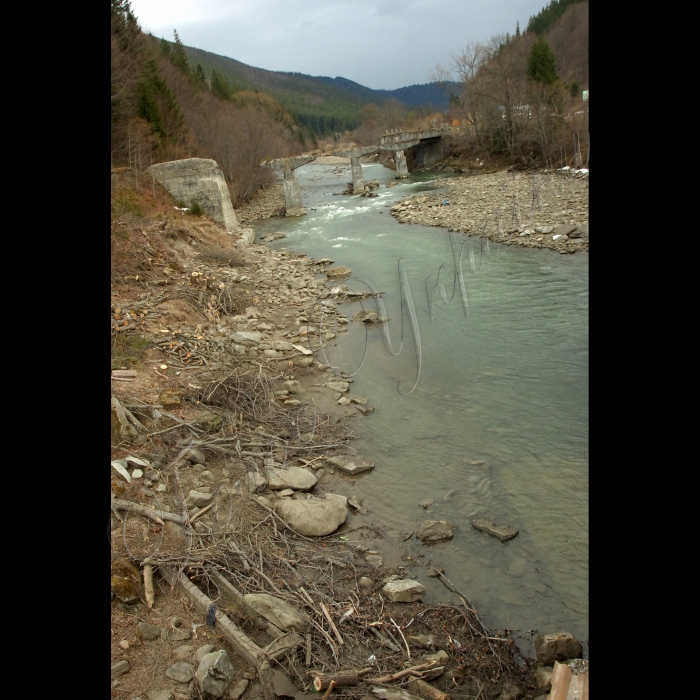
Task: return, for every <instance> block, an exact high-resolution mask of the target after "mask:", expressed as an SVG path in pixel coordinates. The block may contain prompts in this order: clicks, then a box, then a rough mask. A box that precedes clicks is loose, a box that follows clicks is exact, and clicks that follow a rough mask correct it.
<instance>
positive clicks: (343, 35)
mask: <svg viewBox="0 0 700 700" xmlns="http://www.w3.org/2000/svg"><path fill="white" fill-rule="evenodd" d="M547 4H548V0H352V1H350V0H131V8H132V10H133V12H134V14H135V15H136V17H137V18H138V20H139V24H140V25H141V28H142V29H143V30H144V31H146V32H152V33H153V34H154V35H155V36H157V37H165V38H166V39H170V40H172V39H173V30H174V29H177V32H178V34H179V35H180V40H181V41H182V43H183V44H185V45H186V46H194V47H196V48H198V49H204V50H206V51H211V52H213V53H216V54H220V55H222V56H228V57H229V58H235V59H236V60H237V61H242V62H243V63H247V64H248V65H250V66H255V67H256V68H266V69H268V70H277V71H296V72H299V73H306V74H308V75H327V76H330V77H332V78H335V77H337V76H341V77H343V78H348V79H350V80H354V81H355V82H357V83H360V84H361V85H365V86H367V87H370V88H374V89H382V88H383V89H386V90H394V89H396V88H400V87H405V86H406V85H413V84H415V83H427V82H430V80H431V71H433V70H434V68H435V65H436V64H437V63H441V64H442V65H443V66H447V65H448V63H449V57H450V53H452V52H455V53H458V52H459V51H460V50H461V49H462V48H464V46H465V45H466V44H467V43H468V42H470V41H483V42H486V41H488V39H489V37H491V36H493V35H494V34H501V33H503V34H505V33H506V32H510V33H511V34H513V33H514V32H515V23H516V21H518V20H519V21H520V29H521V31H523V30H524V29H525V27H526V26H527V22H528V19H529V18H530V16H532V15H534V14H537V13H538V12H539V11H540V10H541V9H542V8H543V7H544V6H545V5H547Z"/></svg>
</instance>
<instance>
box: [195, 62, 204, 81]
mask: <svg viewBox="0 0 700 700" xmlns="http://www.w3.org/2000/svg"><path fill="white" fill-rule="evenodd" d="M195 75H196V76H197V80H199V82H200V83H202V85H206V84H207V77H206V76H205V75H204V69H203V68H202V66H201V64H199V63H198V64H197V70H196V71H195Z"/></svg>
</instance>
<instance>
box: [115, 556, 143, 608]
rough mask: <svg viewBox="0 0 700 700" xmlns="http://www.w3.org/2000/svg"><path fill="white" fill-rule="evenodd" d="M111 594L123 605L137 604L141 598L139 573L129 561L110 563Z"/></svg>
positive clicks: (118, 560) (120, 560)
mask: <svg viewBox="0 0 700 700" xmlns="http://www.w3.org/2000/svg"><path fill="white" fill-rule="evenodd" d="M111 582H112V593H114V595H116V596H117V598H119V600H121V601H122V602H123V603H126V604H127V605H132V604H135V603H138V601H139V599H140V597H141V572H140V571H139V569H137V568H136V567H135V566H134V565H133V564H132V563H131V562H130V561H127V560H126V559H116V560H115V561H114V562H112V581H111Z"/></svg>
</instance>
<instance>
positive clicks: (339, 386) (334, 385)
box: [326, 382, 350, 394]
mask: <svg viewBox="0 0 700 700" xmlns="http://www.w3.org/2000/svg"><path fill="white" fill-rule="evenodd" d="M326 386H327V387H328V388H329V389H332V390H333V391H339V392H340V393H341V394H344V393H345V392H346V391H347V390H348V389H349V388H350V384H348V382H327V383H326Z"/></svg>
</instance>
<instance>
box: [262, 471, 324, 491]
mask: <svg viewBox="0 0 700 700" xmlns="http://www.w3.org/2000/svg"><path fill="white" fill-rule="evenodd" d="M267 482H268V485H269V487H270V488H271V489H272V490H273V491H281V490H283V489H294V490H295V491H310V490H311V489H312V488H313V487H314V486H316V484H317V483H318V479H317V478H316V475H315V474H314V473H313V472H312V471H311V470H310V469H304V467H287V468H286V469H277V468H276V467H270V468H269V469H268V470H267Z"/></svg>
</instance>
